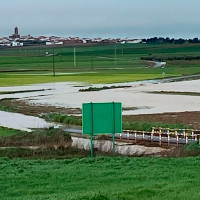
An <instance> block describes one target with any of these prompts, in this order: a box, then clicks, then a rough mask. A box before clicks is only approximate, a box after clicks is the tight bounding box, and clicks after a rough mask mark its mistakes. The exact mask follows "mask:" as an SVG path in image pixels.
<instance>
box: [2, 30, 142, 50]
mask: <svg viewBox="0 0 200 200" xmlns="http://www.w3.org/2000/svg"><path fill="white" fill-rule="evenodd" d="M140 42H141V40H139V39H120V38H116V39H113V38H108V39H102V38H93V39H91V38H79V37H67V38H65V37H57V36H50V37H49V36H38V37H34V36H31V35H25V36H20V34H19V29H18V27H15V28H14V33H13V34H12V35H11V36H8V37H0V46H1V47H3V46H4V47H6V46H7V47H20V46H33V45H34V46H35V45H67V44H69V45H70V44H71V45H73V44H95V43H96V44H98V43H99V44H104V43H105V44H106V43H107V44H108V43H122V44H125V43H140Z"/></svg>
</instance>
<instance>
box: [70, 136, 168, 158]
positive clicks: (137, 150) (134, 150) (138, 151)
mask: <svg viewBox="0 0 200 200" xmlns="http://www.w3.org/2000/svg"><path fill="white" fill-rule="evenodd" d="M93 145H94V148H97V149H98V150H100V151H103V152H112V142H111V141H109V140H94V141H93ZM72 146H74V147H77V148H79V149H85V150H89V149H90V140H89V139H85V138H78V137H72ZM163 151H166V149H163V148H160V147H145V146H140V145H130V143H122V142H115V152H116V153H117V154H121V155H135V156H142V155H153V154H157V153H161V152H163Z"/></svg>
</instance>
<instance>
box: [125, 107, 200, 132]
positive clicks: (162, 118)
mask: <svg viewBox="0 0 200 200" xmlns="http://www.w3.org/2000/svg"><path fill="white" fill-rule="evenodd" d="M123 120H125V121H128V122H133V121H134V122H135V121H138V122H139V121H146V122H162V123H166V124H177V123H181V124H185V125H189V126H191V127H192V128H193V129H197V130H199V129H200V111H196V112H178V113H162V114H143V115H130V116H128V115H126V116H123Z"/></svg>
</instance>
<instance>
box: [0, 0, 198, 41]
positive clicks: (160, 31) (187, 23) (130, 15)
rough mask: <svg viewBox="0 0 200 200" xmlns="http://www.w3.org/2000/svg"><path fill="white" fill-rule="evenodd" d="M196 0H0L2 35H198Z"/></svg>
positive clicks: (184, 36) (131, 36) (122, 36)
mask: <svg viewBox="0 0 200 200" xmlns="http://www.w3.org/2000/svg"><path fill="white" fill-rule="evenodd" d="M199 9H200V0H0V36H8V35H11V34H12V33H13V29H14V27H15V26H18V27H19V33H20V34H21V35H27V34H31V35H33V36H39V35H56V36H65V37H69V36H79V37H103V38H106V37H114V38H116V37H121V38H125V37H129V38H144V37H153V36H163V37H167V36H168V37H175V38H179V37H183V38H193V37H200V11H199Z"/></svg>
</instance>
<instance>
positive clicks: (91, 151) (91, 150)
mask: <svg viewBox="0 0 200 200" xmlns="http://www.w3.org/2000/svg"><path fill="white" fill-rule="evenodd" d="M91 125H92V127H91V134H90V156H93V105H92V102H91Z"/></svg>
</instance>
